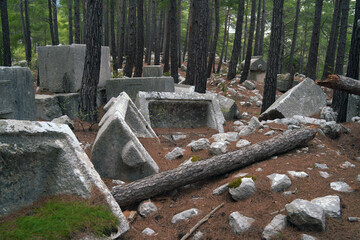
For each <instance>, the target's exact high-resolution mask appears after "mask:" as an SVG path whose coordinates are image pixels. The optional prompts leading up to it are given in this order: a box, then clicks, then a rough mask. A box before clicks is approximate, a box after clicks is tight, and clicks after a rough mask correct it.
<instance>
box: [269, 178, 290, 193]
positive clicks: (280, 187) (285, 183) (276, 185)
mask: <svg viewBox="0 0 360 240" xmlns="http://www.w3.org/2000/svg"><path fill="white" fill-rule="evenodd" d="M267 177H268V178H269V179H270V180H271V189H272V190H273V191H275V192H281V191H284V190H285V189H287V188H289V187H290V186H291V180H290V178H289V177H288V176H286V175H285V174H278V173H273V174H271V175H268V176H267Z"/></svg>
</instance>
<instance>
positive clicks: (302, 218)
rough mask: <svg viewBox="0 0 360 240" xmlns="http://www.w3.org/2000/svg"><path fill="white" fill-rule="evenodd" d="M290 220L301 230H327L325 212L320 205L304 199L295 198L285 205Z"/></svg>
mask: <svg viewBox="0 0 360 240" xmlns="http://www.w3.org/2000/svg"><path fill="white" fill-rule="evenodd" d="M285 210H286V216H287V219H288V221H290V222H291V223H292V224H294V225H295V226H296V227H297V228H299V229H300V230H305V231H312V230H313V231H325V212H324V210H323V209H322V207H320V206H319V205H316V204H314V203H311V202H309V201H307V200H303V199H295V200H294V201H292V202H291V203H289V204H286V205H285Z"/></svg>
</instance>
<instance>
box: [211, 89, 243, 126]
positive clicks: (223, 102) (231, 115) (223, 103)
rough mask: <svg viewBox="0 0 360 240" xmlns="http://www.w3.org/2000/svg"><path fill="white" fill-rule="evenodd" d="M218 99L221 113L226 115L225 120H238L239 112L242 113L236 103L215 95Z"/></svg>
mask: <svg viewBox="0 0 360 240" xmlns="http://www.w3.org/2000/svg"><path fill="white" fill-rule="evenodd" d="M215 95H216V98H217V99H218V100H219V104H220V108H221V111H222V113H223V115H224V118H225V120H232V119H236V118H238V116H237V115H238V114H237V112H240V111H239V109H238V107H237V105H236V102H235V101H234V100H233V99H231V98H228V97H224V96H223V95H220V94H215Z"/></svg>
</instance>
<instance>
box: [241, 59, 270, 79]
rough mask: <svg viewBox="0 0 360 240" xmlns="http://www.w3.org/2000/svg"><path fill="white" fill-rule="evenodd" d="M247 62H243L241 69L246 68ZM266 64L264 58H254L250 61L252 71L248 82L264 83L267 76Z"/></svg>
mask: <svg viewBox="0 0 360 240" xmlns="http://www.w3.org/2000/svg"><path fill="white" fill-rule="evenodd" d="M244 66H245V60H244V61H242V62H241V68H244ZM266 66H267V64H266V62H265V61H264V59H263V58H262V56H252V57H251V60H250V71H249V75H248V77H247V80H253V81H258V82H263V81H264V79H265V75H266Z"/></svg>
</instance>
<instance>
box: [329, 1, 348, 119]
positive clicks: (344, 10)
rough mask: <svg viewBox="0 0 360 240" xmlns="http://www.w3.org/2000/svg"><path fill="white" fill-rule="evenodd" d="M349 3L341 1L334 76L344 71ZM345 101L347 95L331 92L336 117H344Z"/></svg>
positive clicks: (337, 91) (340, 92)
mask: <svg viewBox="0 0 360 240" xmlns="http://www.w3.org/2000/svg"><path fill="white" fill-rule="evenodd" d="M349 3H350V1H349V0H342V1H341V26H340V36H339V44H338V49H337V55H336V66H335V74H339V75H342V74H343V69H344V59H345V48H346V36H347V26H348V15H349ZM347 99H348V94H347V93H345V92H343V91H339V90H336V89H335V90H334V91H333V98H332V103H331V107H332V108H333V109H334V111H335V112H337V113H338V116H340V115H341V116H343V115H344V113H343V112H341V111H342V109H344V108H347ZM340 120H341V121H344V117H342V118H341V119H340V118H339V117H338V119H337V121H340ZM345 120H346V119H345Z"/></svg>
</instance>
